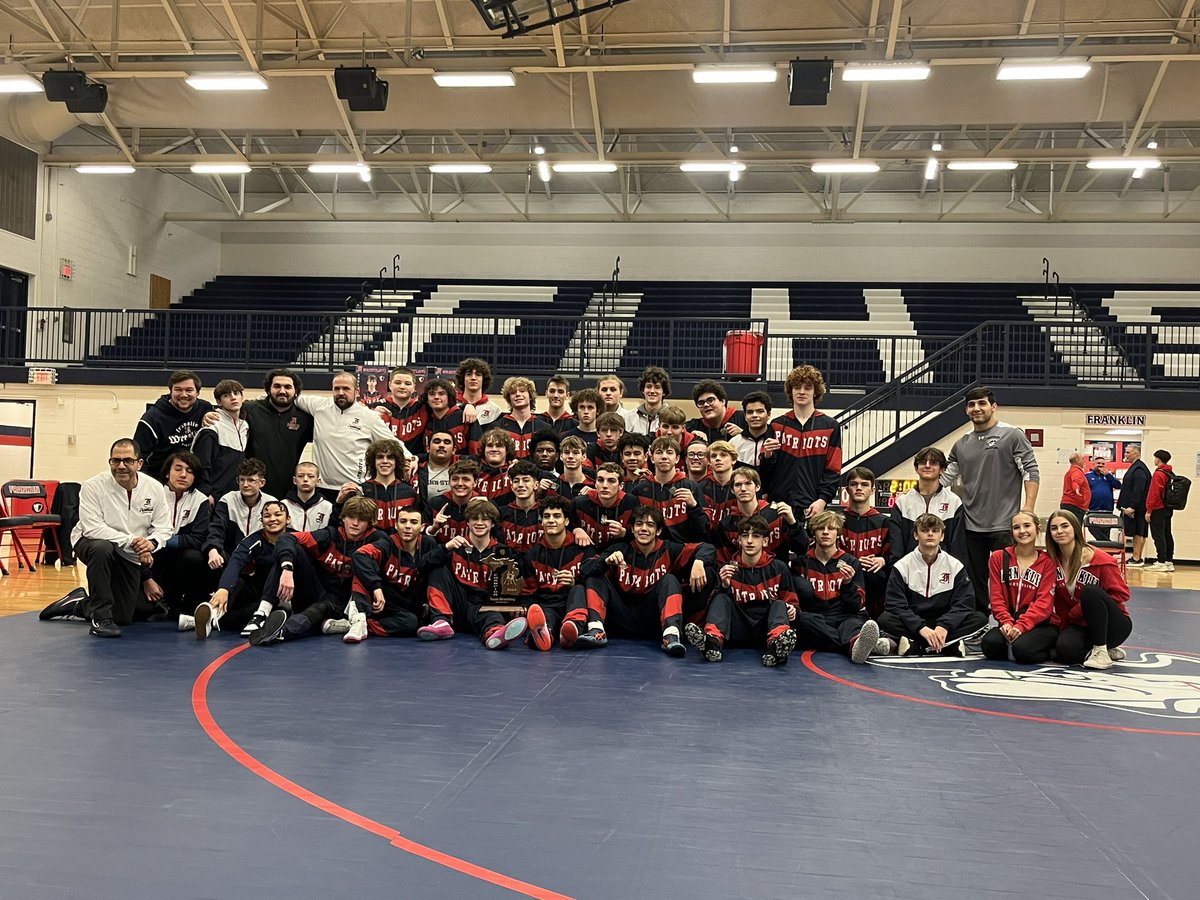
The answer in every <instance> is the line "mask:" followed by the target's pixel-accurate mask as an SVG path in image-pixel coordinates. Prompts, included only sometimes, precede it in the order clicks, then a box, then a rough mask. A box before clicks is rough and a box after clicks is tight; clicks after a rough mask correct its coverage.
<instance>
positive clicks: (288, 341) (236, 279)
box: [86, 275, 362, 368]
mask: <svg viewBox="0 0 1200 900" xmlns="http://www.w3.org/2000/svg"><path fill="white" fill-rule="evenodd" d="M361 283H362V282H361V279H357V278H304V277H290V276H241V275H220V276H218V277H217V278H215V279H214V280H212V281H209V282H207V283H206V284H205V285H204V286H203V287H202V288H200V289H198V290H197V291H195V292H194V293H192V294H189V295H188V296H186V297H184V298H183V299H182V300H181V301H180V303H178V304H176V305H173V306H172V307H171V310H170V315H169V316H167V315H162V314H160V313H156V312H151V313H148V314H147V319H146V321H145V323H144V324H142V325H139V326H137V327H135V328H132V329H131V330H130V332H129V334H127V335H124V336H121V337H118V338H116V339H115V340H114V341H113V342H112V343H111V344H108V345H105V346H103V347H102V348H100V351H99V353H97V354H96V355H94V356H91V357H89V358H88V359H87V360H86V362H87V363H88V364H89V365H100V366H103V365H125V366H128V365H135V366H137V365H142V366H145V365H160V366H161V365H166V366H168V367H170V366H176V365H179V366H182V365H189V366H190V365H198V364H200V363H204V364H205V365H210V364H215V365H246V366H247V367H251V368H270V367H272V366H278V365H284V364H287V363H290V362H291V361H292V360H293V359H295V357H296V354H297V353H298V352H300V351H301V350H302V349H303V348H304V347H305V346H306V345H307V344H308V343H309V342H310V341H311V340H312V339H313V338H314V337H315V336H316V335H318V334H320V333H321V332H322V331H323V330H325V329H326V328H328V326H329V323H330V321H331V316H333V315H336V314H339V313H343V312H345V311H346V309H347V305H348V298H350V297H351V296H354V297H357V295H358V292H359V289H360V286H361Z"/></svg>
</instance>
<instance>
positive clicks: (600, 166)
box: [551, 162, 617, 174]
mask: <svg viewBox="0 0 1200 900" xmlns="http://www.w3.org/2000/svg"><path fill="white" fill-rule="evenodd" d="M551 168H552V169H554V171H555V172H558V173H560V174H567V173H571V172H575V173H584V174H586V173H589V172H590V173H593V174H599V173H603V172H615V171H617V164H616V163H610V162H564V163H555V164H554V165H553V166H551Z"/></svg>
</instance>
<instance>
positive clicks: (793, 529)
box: [712, 500, 808, 566]
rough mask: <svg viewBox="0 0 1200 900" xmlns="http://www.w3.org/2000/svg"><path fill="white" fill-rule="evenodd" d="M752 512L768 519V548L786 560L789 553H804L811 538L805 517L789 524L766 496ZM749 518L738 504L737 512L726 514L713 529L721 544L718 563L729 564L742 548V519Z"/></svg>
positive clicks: (771, 552) (713, 534)
mask: <svg viewBox="0 0 1200 900" xmlns="http://www.w3.org/2000/svg"><path fill="white" fill-rule="evenodd" d="M751 515H755V516H762V517H763V518H764V519H766V520H767V528H768V529H769V533H768V534H767V542H766V544H765V545H764V548H763V549H765V550H766V551H767V552H768V553H770V554H771V555H772V556H774V557H776V558H778V559H781V560H783V561H784V562H785V563H786V562H787V560H788V557H789V555H793V554H794V555H795V556H798V557H799V556H803V555H804V554H805V552H807V549H808V538H807V537H806V536H805V532H804V522H803V520H801V519H797V520H796V524H794V525H789V524H788V523H787V520H786V519H785V518H784V517H783V513H781V512H780V511H779V510H777V509H772V508H771V504H769V503H768V502H767V501H766V500H759V501H758V509H756V510H755V511H754V512H753V513H751ZM743 518H745V517H744V516H743V515H742V513H741V512H740V511H739V510H738V508H737V507H734V509H733V512H732V513H730V514H728V515H726V516H725V518H723V519H722V520H721V521H720V522H718V523H717V526H716V527H715V528H714V529H713V530H712V537H713V544H715V545H716V548H717V563H718V564H719V565H722V566H723V565H725V563H727V562H729V561H730V560H731V559H733V558H734V557H736V556H737V555H738V554H739V553H740V552H741V547H740V546H739V545H738V536H739V535H738V523H739V522H740V521H742V519H743Z"/></svg>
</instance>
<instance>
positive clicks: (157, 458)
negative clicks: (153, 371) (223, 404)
mask: <svg viewBox="0 0 1200 900" xmlns="http://www.w3.org/2000/svg"><path fill="white" fill-rule="evenodd" d="M210 412H212V404H211V403H209V402H208V401H207V400H201V399H200V376H199V375H197V374H196V373H195V372H190V371H188V370H187V369H180V370H179V371H177V372H173V373H172V374H171V377H170V378H169V379H168V380H167V393H165V394H163V395H162V396H161V397H159V398H158V399H157V400H155V401H154V403H153V404H151V406H150V407H149V408H148V409H147V410H146V413H145V415H143V416H142V418H141V419H140V420H138V423H137V430H136V431H135V432H134V438H133V439H134V441H135V442H136V443H137V445H138V447H139V448H142V452H143V453H145V464H144V465H143V467H142V470H143V471H144V472H145V473H146V474H148V475H152V476H153V477H155V478H157V479H158V480H159V481H163V479H164V473H163V464H164V463H166V461H167V457H168V456H170V455H171V454H172V453H176V452H178V451H180V450H187V449H189V448H190V447H191V446H192V439H193V438H195V436H196V432H197V431H199V430H200V428H201V426H202V425H203V423H204V417H205V415H207V414H208V413H210Z"/></svg>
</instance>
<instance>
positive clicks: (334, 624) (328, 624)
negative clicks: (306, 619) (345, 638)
mask: <svg viewBox="0 0 1200 900" xmlns="http://www.w3.org/2000/svg"><path fill="white" fill-rule="evenodd" d="M349 630H350V620H349V619H326V620H325V621H324V622H322V623H321V634H345V633H346V632H348V631H349Z"/></svg>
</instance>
